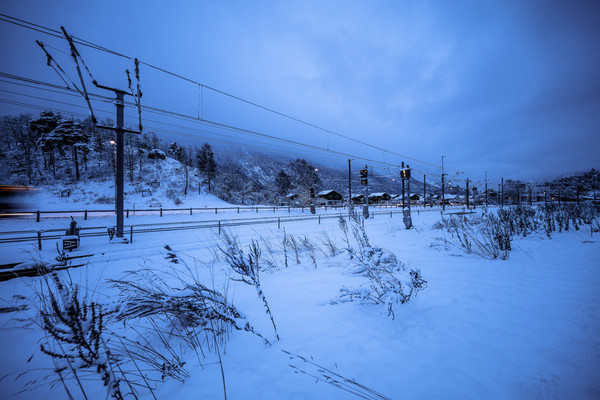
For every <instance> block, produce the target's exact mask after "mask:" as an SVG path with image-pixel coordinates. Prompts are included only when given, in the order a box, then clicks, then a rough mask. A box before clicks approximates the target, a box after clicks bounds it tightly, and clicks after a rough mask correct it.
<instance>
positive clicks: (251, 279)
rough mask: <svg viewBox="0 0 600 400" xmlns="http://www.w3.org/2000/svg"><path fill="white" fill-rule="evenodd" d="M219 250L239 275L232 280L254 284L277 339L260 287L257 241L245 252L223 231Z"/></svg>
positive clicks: (231, 236) (271, 316) (273, 322)
mask: <svg viewBox="0 0 600 400" xmlns="http://www.w3.org/2000/svg"><path fill="white" fill-rule="evenodd" d="M219 250H220V251H221V253H222V254H223V256H224V257H225V260H226V261H227V263H228V264H229V266H230V267H231V269H232V270H233V271H234V272H236V273H237V274H238V275H239V278H232V279H233V280H236V281H239V282H243V283H245V284H247V285H250V286H254V288H255V289H256V293H257V294H258V297H259V298H260V299H261V300H262V302H263V304H264V306H265V309H266V312H267V315H268V316H269V318H270V319H271V324H272V325H273V330H274V331H275V337H276V339H277V340H279V334H278V333H277V326H275V319H274V318H273V314H272V313H271V308H270V307H269V303H268V302H267V298H266V297H265V295H264V293H263V290H262V287H261V285H260V266H259V261H260V257H261V251H260V246H259V244H258V242H256V241H254V240H252V242H251V244H250V245H249V246H248V254H245V253H244V251H243V250H242V248H241V246H240V245H239V242H238V240H237V238H236V237H235V236H233V235H232V234H231V233H228V232H227V231H225V232H224V233H223V235H222V236H221V245H219Z"/></svg>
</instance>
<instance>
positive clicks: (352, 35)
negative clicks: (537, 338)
mask: <svg viewBox="0 0 600 400" xmlns="http://www.w3.org/2000/svg"><path fill="white" fill-rule="evenodd" d="M0 12H1V13H4V14H8V15H10V16H13V17H17V18H21V19H25V20H28V21H31V22H34V23H37V24H40V25H44V26H48V27H51V28H54V29H57V28H58V27H59V26H61V25H64V26H65V27H66V28H67V29H68V30H69V32H70V33H71V34H73V35H75V36H78V37H80V38H84V39H87V40H89V41H92V42H94V43H97V44H100V45H103V46H105V47H107V48H110V49H113V50H116V51H119V52H122V53H125V54H127V55H131V56H134V57H138V58H139V59H141V60H143V61H145V62H147V63H150V64H154V65H156V66H159V67H162V68H165V69H167V70H170V71H173V72H176V73H178V74H181V75H184V76H186V77H189V78H191V79H193V80H195V81H198V82H201V83H203V84H206V85H209V86H211V87H214V88H217V89H220V90H223V91H226V92H228V93H231V94H234V95H236V96H239V97H242V98H244V99H248V100H250V101H253V102H256V103H258V104H261V105H264V106H266V107H270V108H273V109H275V110H277V111H280V112H283V113H286V114H290V115H292V116H294V117H297V118H300V119H302V120H305V121H307V122H310V123H313V124H316V125H318V126H321V127H323V128H326V129H327V130H330V131H333V132H336V133H340V134H343V135H346V136H349V137H352V138H355V139H358V140H361V141H363V142H368V143H370V144H372V145H374V146H377V147H380V148H384V149H386V150H389V151H390V152H393V153H398V154H402V155H405V156H407V157H410V158H412V159H417V160H420V161H423V162H424V163H420V162H417V161H414V160H410V159H402V158H399V157H397V156H394V155H393V154H391V153H388V154H386V153H385V152H381V151H373V150H372V149H368V148H366V147H365V146H363V145H360V144H357V143H350V142H348V141H344V140H341V139H340V138H339V137H336V136H335V135H327V134H325V133H324V132H321V131H318V130H315V129H312V128H308V127H306V126H303V125H300V124H297V123H295V125H294V124H292V123H291V122H290V121H287V122H286V121H282V120H281V118H279V119H277V118H274V117H273V116H269V115H267V113H264V112H262V111H259V110H257V109H253V108H252V107H245V106H244V107H242V106H240V104H235V102H234V101H230V100H227V99H225V98H219V96H217V95H215V94H214V93H209V92H205V91H203V92H202V103H203V104H202V110H200V105H199V103H200V100H199V98H200V96H199V94H200V93H199V91H198V88H197V87H195V86H194V85H190V84H184V83H183V82H182V81H178V80H176V79H172V78H168V77H166V76H165V75H164V74H163V75H160V74H157V73H155V72H153V71H147V70H145V69H144V67H142V86H143V88H144V102H145V104H147V105H155V106H159V107H163V108H167V109H170V110H174V111H178V112H182V113H185V114H191V115H196V114H198V113H200V112H202V113H203V114H204V116H205V117H207V118H208V119H211V120H214V121H217V122H223V123H227V124H231V125H235V126H238V127H241V128H245V129H251V130H255V131H259V132H263V133H267V134H271V135H274V136H279V137H285V138H290V139H292V140H295V141H300V142H306V143H307V144H310V145H314V146H317V147H325V148H326V147H329V148H330V149H332V150H337V151H341V152H347V153H350V154H355V155H363V154H364V156H365V157H368V158H370V159H376V160H380V161H385V162H390V163H393V164H399V162H400V161H406V162H408V163H410V164H412V165H413V166H414V167H415V168H418V169H419V170H420V171H422V172H427V173H431V174H434V173H436V172H437V173H439V168H436V167H435V165H439V164H440V163H441V157H442V155H444V156H445V159H444V163H445V166H446V167H447V168H449V171H448V172H452V173H455V172H456V171H457V170H458V171H464V174H462V175H458V176H457V177H458V178H460V179H465V178H471V179H474V180H480V179H481V178H482V177H483V175H484V172H485V171H488V174H489V176H490V179H492V180H495V179H499V178H500V177H501V176H504V177H505V178H513V179H530V178H540V177H546V176H554V175H563V174H567V173H572V172H577V171H584V170H589V169H590V168H592V167H594V168H598V167H600V156H599V154H600V150H599V149H600V39H599V38H600V2H599V1H572V0H570V1H525V0H516V1H486V0H474V1H442V0H440V1H423V0H418V1H417V0H415V1H389V2H380V1H321V2H316V1H315V2H312V1H280V2H265V1H240V2H226V1H218V2H215V1H189V2H179V1H173V2H165V1H140V2H133V1H81V0H79V1H47V0H44V1H25V0H21V1H3V2H2V5H1V6H0ZM0 37H2V39H1V41H2V45H1V49H2V54H3V55H2V60H0V71H2V72H8V73H12V74H19V75H23V76H27V77H31V78H35V79H42V80H46V81H51V82H54V83H57V84H59V83H61V81H60V79H59V78H58V77H57V76H56V74H54V72H53V71H52V70H51V69H49V68H48V67H46V66H45V58H44V56H43V53H41V50H40V49H39V48H37V46H36V45H35V43H34V42H33V40H34V39H36V38H37V39H40V40H43V41H51V40H52V39H51V38H46V37H45V36H44V35H43V34H41V33H38V32H33V31H28V30H25V29H23V28H19V27H16V26H14V25H10V24H7V23H5V22H0ZM55 46H56V48H57V49H62V50H64V51H66V50H67V47H66V45H65V44H64V43H62V44H61V43H60V41H56V43H55ZM55 54H56V55H57V57H61V56H62V57H63V62H64V63H65V64H68V61H69V59H68V55H61V53H58V50H57V51H56V52H55ZM84 56H85V57H88V59H87V60H86V61H88V64H89V65H90V69H92V70H93V71H94V72H95V74H97V75H98V76H99V77H100V79H102V80H103V81H108V82H109V83H111V84H114V85H121V86H122V85H124V84H126V81H125V79H124V75H123V74H122V73H121V72H118V71H121V69H119V68H121V64H119V63H120V62H123V60H115V59H112V58H110V57H102V56H100V55H95V54H92V53H91V52H90V51H88V53H87V54H84ZM71 64H72V62H71ZM69 67H71V65H70V64H69ZM113 67H114V71H113ZM127 67H129V68H131V66H130V65H127ZM73 77H74V78H75V77H76V75H74V76H73ZM8 87H9V86H7V85H0V88H2V89H7V88H8ZM11 90H15V88H14V87H13V88H12V89H11ZM7 96H9V94H8V93H0V98H7ZM221 97H222V96H221ZM73 101H76V102H79V103H80V104H85V103H82V101H83V99H81V98H79V99H75V100H73ZM13 111H14V106H8V105H6V104H2V103H0V114H6V113H9V112H10V113H12V112H13ZM30 112H32V113H36V112H39V111H36V110H33V111H31V110H30ZM286 151H288V150H286ZM288 153H290V154H292V155H293V149H292V150H291V151H288ZM298 154H301V153H300V152H299V153H298ZM315 158H317V157H315ZM340 164H341V161H340ZM431 164H433V165H431ZM340 167H343V165H340ZM454 176H456V175H454Z"/></svg>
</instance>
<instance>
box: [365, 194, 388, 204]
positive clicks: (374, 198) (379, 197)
mask: <svg viewBox="0 0 600 400" xmlns="http://www.w3.org/2000/svg"><path fill="white" fill-rule="evenodd" d="M391 199H392V196H390V195H389V194H387V193H385V192H379V193H371V194H370V195H369V203H381V202H383V201H389V200H391Z"/></svg>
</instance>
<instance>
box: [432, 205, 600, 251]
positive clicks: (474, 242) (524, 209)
mask: <svg viewBox="0 0 600 400" xmlns="http://www.w3.org/2000/svg"><path fill="white" fill-rule="evenodd" d="M595 215H598V210H597V208H596V207H595V206H594V205H592V204H562V205H560V206H558V205H554V204H548V205H544V206H540V207H537V208H532V207H528V206H523V205H519V206H515V207H506V208H502V209H500V210H498V211H497V212H496V213H487V214H485V215H484V216H473V217H470V218H468V217H466V216H463V217H459V216H455V215H451V216H449V217H442V219H441V220H440V221H439V222H437V223H435V224H434V227H435V228H438V229H443V230H445V231H446V232H447V233H448V234H449V235H450V237H449V238H448V237H445V238H444V240H445V241H446V242H449V243H451V244H454V245H455V246H458V247H461V248H463V249H464V250H465V251H466V252H467V253H468V254H476V255H479V256H481V257H483V258H488V259H491V260H495V259H498V258H500V259H502V260H506V259H507V258H508V255H509V253H510V251H511V249H512V246H511V242H512V240H513V237H514V236H517V235H519V236H523V237H526V236H527V235H529V234H531V233H533V232H539V231H543V232H544V233H545V234H546V236H547V237H549V238H551V237H552V233H553V232H555V231H557V230H558V232H562V231H563V230H567V231H568V230H569V229H570V228H571V227H573V229H575V230H579V229H580V226H581V225H582V224H586V223H591V222H592V221H593V218H594V216H595Z"/></svg>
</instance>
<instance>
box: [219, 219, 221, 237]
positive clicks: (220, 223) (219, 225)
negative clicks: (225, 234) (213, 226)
mask: <svg viewBox="0 0 600 400" xmlns="http://www.w3.org/2000/svg"><path fill="white" fill-rule="evenodd" d="M220 234H221V221H219V235H220Z"/></svg>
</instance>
